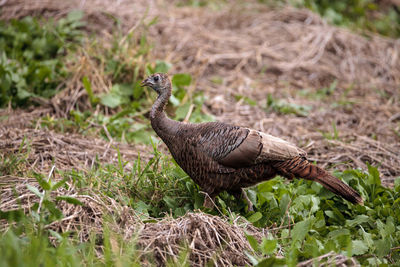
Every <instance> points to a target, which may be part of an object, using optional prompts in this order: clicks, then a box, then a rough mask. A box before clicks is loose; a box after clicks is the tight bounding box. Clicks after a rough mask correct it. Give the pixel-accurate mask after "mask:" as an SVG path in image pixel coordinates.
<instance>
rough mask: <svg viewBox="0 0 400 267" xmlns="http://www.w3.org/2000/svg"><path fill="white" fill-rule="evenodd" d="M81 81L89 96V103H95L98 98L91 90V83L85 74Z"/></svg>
mask: <svg viewBox="0 0 400 267" xmlns="http://www.w3.org/2000/svg"><path fill="white" fill-rule="evenodd" d="M82 83H83V87H84V88H85V90H86V93H87V94H88V96H89V100H90V103H91V104H92V105H94V104H97V103H98V102H99V99H98V98H97V97H95V96H94V94H93V90H92V84H91V83H90V81H89V79H88V77H87V76H84V77H83V78H82Z"/></svg>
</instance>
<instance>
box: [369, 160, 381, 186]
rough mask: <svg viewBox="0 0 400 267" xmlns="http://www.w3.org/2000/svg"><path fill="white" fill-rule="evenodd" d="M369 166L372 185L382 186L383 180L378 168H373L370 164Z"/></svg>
mask: <svg viewBox="0 0 400 267" xmlns="http://www.w3.org/2000/svg"><path fill="white" fill-rule="evenodd" d="M367 166H368V173H369V177H370V183H371V184H376V185H381V179H380V178H379V171H378V169H377V168H376V167H373V166H371V165H370V164H369V163H367Z"/></svg>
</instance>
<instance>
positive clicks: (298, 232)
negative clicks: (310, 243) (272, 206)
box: [292, 219, 311, 244]
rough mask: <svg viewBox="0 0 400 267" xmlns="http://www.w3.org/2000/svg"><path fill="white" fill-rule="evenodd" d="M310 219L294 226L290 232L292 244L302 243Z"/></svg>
mask: <svg viewBox="0 0 400 267" xmlns="http://www.w3.org/2000/svg"><path fill="white" fill-rule="evenodd" d="M310 227H311V219H306V220H304V221H301V222H298V223H296V224H295V226H294V227H293V230H292V238H293V241H292V242H293V244H295V243H296V242H302V241H303V240H304V238H305V237H306V234H307V233H308V231H309V230H310Z"/></svg>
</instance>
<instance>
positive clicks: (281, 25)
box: [0, 0, 400, 265]
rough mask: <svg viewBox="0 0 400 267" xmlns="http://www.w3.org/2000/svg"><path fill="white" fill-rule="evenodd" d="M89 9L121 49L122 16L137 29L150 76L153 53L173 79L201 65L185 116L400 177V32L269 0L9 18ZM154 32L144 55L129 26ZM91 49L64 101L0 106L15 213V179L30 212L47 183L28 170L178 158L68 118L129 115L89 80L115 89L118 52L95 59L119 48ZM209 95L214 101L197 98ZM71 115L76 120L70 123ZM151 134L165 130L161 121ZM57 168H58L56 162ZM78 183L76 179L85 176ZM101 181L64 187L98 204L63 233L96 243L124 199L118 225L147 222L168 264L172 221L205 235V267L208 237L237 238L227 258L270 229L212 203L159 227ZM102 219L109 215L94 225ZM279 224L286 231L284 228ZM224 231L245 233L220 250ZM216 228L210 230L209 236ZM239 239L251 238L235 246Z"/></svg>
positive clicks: (23, 8) (8, 192)
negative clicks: (331, 19) (110, 58)
mask: <svg viewBox="0 0 400 267" xmlns="http://www.w3.org/2000/svg"><path fill="white" fill-rule="evenodd" d="M76 8H79V9H81V10H83V11H84V17H83V20H84V21H86V24H85V26H84V31H85V32H86V33H88V34H92V35H95V36H97V37H96V38H97V40H99V43H102V45H103V46H104V47H106V48H107V47H108V46H112V43H113V39H115V35H113V34H114V31H115V29H116V25H115V24H116V22H115V21H116V18H117V19H118V21H119V26H118V27H119V28H120V30H121V32H122V33H123V35H122V37H121V38H120V39H118V42H119V43H118V45H119V48H120V50H121V51H124V53H125V54H123V53H121V54H118V53H116V54H115V58H117V59H116V60H120V61H123V60H121V58H123V57H126V58H127V59H128V60H130V62H128V63H127V64H128V65H129V64H132V65H131V66H132V68H134V67H136V66H138V72H137V73H138V74H137V75H138V77H139V76H140V77H144V75H145V72H146V69H145V68H142V65H143V66H144V64H145V63H147V62H148V63H149V64H150V65H152V66H153V67H154V66H155V65H157V63H156V62H167V63H168V64H170V66H171V68H170V69H169V70H168V73H169V74H170V75H171V77H172V75H174V74H178V73H187V74H190V77H191V82H189V85H188V86H186V87H185V90H186V91H187V93H185V94H184V96H183V97H182V98H181V99H179V100H180V103H179V105H178V106H179V107H184V108H181V109H180V111H181V113H183V115H182V116H181V119H186V120H197V118H196V117H194V116H196V114H200V113H201V116H202V117H200V118H205V117H207V118H213V119H214V120H218V121H224V122H229V123H232V124H237V125H241V126H246V127H252V128H254V129H257V130H261V131H263V132H265V133H269V134H272V135H275V136H279V137H281V138H283V139H285V140H288V141H291V142H292V143H294V144H296V145H298V146H299V147H301V148H302V149H304V150H305V151H306V152H307V154H308V158H309V159H310V160H311V161H313V162H315V163H316V164H318V165H319V166H322V167H324V168H326V169H328V170H330V171H334V170H335V171H344V170H347V169H361V170H367V169H369V165H372V166H375V167H376V168H377V170H378V171H379V174H380V179H381V181H382V183H383V184H384V185H385V186H386V187H389V188H392V187H393V185H394V182H395V179H396V178H397V177H400V153H399V151H400V44H399V42H398V40H396V39H392V38H388V37H383V36H380V35H377V34H373V33H364V32H363V33H361V32H357V31H350V30H349V29H346V28H341V27H337V26H332V25H330V24H328V23H327V22H326V21H325V20H324V19H322V18H321V17H320V16H319V15H317V14H315V13H312V12H311V11H309V10H307V9H297V8H294V7H291V6H289V5H277V6H276V5H266V4H263V3H259V2H257V1H232V2H224V1H210V3H209V4H208V5H205V6H204V7H196V6H194V5H190V4H189V2H185V1H133V0H124V1H116V2H113V1H112V2H108V1H100V0H93V1H79V0H74V1H40V2H35V3H28V1H21V0H20V1H12V2H11V1H6V4H5V5H4V6H3V7H2V13H1V18H2V19H11V18H22V17H24V16H27V15H33V16H39V15H41V16H44V17H47V18H55V19H59V18H62V17H65V16H66V14H68V13H69V12H70V11H72V10H74V9H76ZM153 22H154V23H153ZM150 24H153V25H150ZM144 33H145V34H146V39H147V42H148V43H149V44H150V45H149V46H150V48H149V49H151V53H150V52H149V53H143V54H141V55H139V56H137V57H136V56H135V57H130V54H129V53H130V52H131V51H132V49H133V48H132V47H131V46H130V45H131V43H129V41H127V39H129V38H131V36H130V35H129V34H134V35H139V36H140V34H144ZM139 39H140V38H139ZM138 42H140V41H138ZM82 47H83V49H82V50H79V51H80V52H78V56H77V57H79V60H75V61H68V63H67V65H68V68H69V69H70V70H74V71H73V75H72V76H70V77H69V78H68V79H66V81H65V89H64V91H62V92H61V93H58V94H57V95H55V96H54V97H53V98H51V99H50V100H48V99H40V100H37V101H36V103H38V102H40V105H37V104H36V106H33V107H30V108H23V109H21V108H11V107H8V108H3V109H2V110H0V118H2V120H1V124H0V149H1V154H2V159H3V167H2V168H3V169H2V170H3V171H4V175H2V174H0V175H1V179H2V180H1V181H0V183H1V185H2V188H1V190H2V192H1V194H2V195H1V197H2V199H4V200H7V201H5V202H3V200H2V204H1V206H0V207H1V209H2V210H12V208H18V205H17V204H18V203H17V202H16V201H14V200H13V192H12V191H13V188H14V187H15V186H16V187H17V188H19V189H18V190H17V192H20V193H19V194H20V196H21V197H20V200H22V204H23V205H24V207H25V209H29V208H28V206H29V205H28V203H30V202H31V201H35V199H37V196H35V194H34V193H32V192H30V191H29V190H28V189H26V186H25V185H26V184H33V185H36V184H37V183H36V180H35V179H33V178H29V177H26V173H27V170H29V171H34V172H37V173H42V174H45V175H46V176H47V175H48V177H52V175H54V178H55V179H56V180H60V179H61V178H63V174H62V171H66V172H69V171H71V170H74V171H76V172H79V171H82V172H89V173H90V171H88V170H90V169H91V168H93V166H94V165H96V164H106V163H111V164H114V165H116V166H117V165H118V164H121V158H122V159H123V160H122V161H123V162H124V164H123V165H124V166H123V167H122V168H125V169H129V168H133V167H135V166H136V165H137V161H135V160H137V159H138V156H139V157H140V158H141V159H142V160H143V162H144V163H143V164H145V162H149V160H150V161H151V160H154V159H155V158H157V153H162V154H163V155H168V152H167V150H166V148H165V146H164V145H163V144H162V143H160V144H159V145H158V147H157V151H159V152H157V153H155V152H154V149H153V147H152V146H151V145H149V144H145V143H143V142H140V141H139V142H138V141H135V142H131V141H129V140H128V141H126V139H124V138H123V137H121V136H116V135H114V130H113V129H111V128H110V127H108V124H106V123H105V124H101V123H98V124H96V123H89V125H86V126H85V129H84V130H82V129H81V128H79V127H78V128H77V127H76V125H75V126H71V128H70V129H69V128H68V127H67V126H65V125H67V124H63V123H62V122H61V120H62V119H65V120H70V119H71V117H73V115H71V114H73V113H71V110H72V111H73V110H79V111H80V112H84V111H86V110H91V112H92V113H93V114H95V113H98V112H100V113H102V114H103V113H104V114H105V115H110V116H111V115H115V114H121V113H120V112H121V111H123V109H118V108H116V109H115V108H114V109H113V108H110V107H109V106H108V107H107V106H106V107H104V106H101V105H100V104H97V107H96V105H93V102H92V99H91V96H90V94H89V93H88V90H87V88H86V87H85V82H84V77H88V79H89V80H90V81H91V87H92V90H93V92H94V93H95V94H98V95H100V94H102V93H107V92H110V88H111V87H112V86H113V80H112V79H111V78H109V75H108V76H107V73H105V71H104V68H102V64H103V63H104V62H102V61H101V60H98V59H96V58H95V57H94V56H93V55H96V53H100V51H104V50H101V49H106V48H104V47H102V48H98V49H99V50H97V51H96V50H95V49H94V48H93V46H91V45H90V44H88V43H84V44H82ZM128 60H127V61H128ZM178 87H179V85H178ZM177 90H179V88H178V89H177ZM199 92H202V96H204V98H202V99H203V100H202V101H201V102H200V104H196V97H197V96H199V95H200V94H199ZM143 94H146V98H144V100H143V102H140V103H144V105H145V106H146V107H145V108H143V110H141V111H140V112H141V114H140V115H134V116H132V117H130V118H132V120H131V121H130V123H131V124H132V125H133V127H136V126H137V127H142V125H147V126H148V124H149V121H148V120H147V115H146V114H147V112H148V109H149V108H150V105H151V102H152V99H154V95H149V94H148V93H147V92H145V93H143ZM186 104H187V105H186ZM185 105H186V106H185ZM177 110H179V108H178V109H177V107H175V106H173V105H171V107H170V109H169V110H168V112H169V114H170V116H172V117H173V116H174V113H175V112H176V114H178V111H177ZM196 110H197V112H198V113H195V111H196ZM176 114H175V115H176ZM200 120H201V119H200ZM52 121H55V122H54V123H53V122H52ZM60 125H64V126H63V127H65V128H63V129H60ZM135 125H136V126H135ZM116 127H119V126H118V125H117V126H116ZM148 132H149V134H151V135H154V133H151V130H148ZM147 143H148V142H147ZM28 144H29V145H28ZM18 153H20V154H21V153H22V154H24V155H25V156H24V157H25V158H24V160H23V163H22V164H21V165H19V166H20V167H19V169H18V170H13V171H7V170H8V169H7V168H6V167H4V166H5V164H4V162H5V159H6V158H7V159H8V157H9V156H10V155H18ZM11 165H12V164H11ZM7 166H8V165H7ZM54 166H55V168H56V170H57V171H58V172H54ZM139 170H140V169H139ZM53 172H54V174H53ZM93 175H94V176H96V175H99V173H98V172H97V173H95V174H93ZM93 181H94V180H93ZM93 181H91V182H93ZM67 183H69V184H70V185H72V184H73V182H72V181H67ZM88 183H89V184H90V182H88ZM93 183H94V182H93ZM100 187H101V185H99V186H97V185H96V186H93V187H90V190H89V189H88V191H87V192H85V193H84V194H81V193H80V192H79V188H78V187H76V186H72V187H70V189H69V192H64V191H63V192H61V193H60V192H58V193H57V194H62V195H72V196H74V197H76V198H77V199H78V200H79V201H80V202H82V203H84V205H83V206H79V205H78V206H74V205H72V204H73V203H72V204H71V203H69V204H64V206H61V207H60V209H61V210H62V212H63V215H64V219H62V221H61V222H60V223H57V222H54V223H52V224H51V225H50V226H54V225H58V226H57V227H59V228H57V227H56V228H53V229H54V230H56V231H57V229H58V230H60V229H62V231H67V230H70V229H76V230H77V231H78V232H79V238H80V240H81V241H87V240H88V238H89V235H90V231H91V229H90V227H86V228H85V227H83V228H84V230H82V229H83V228H82V227H80V225H82V224H85V223H86V224H87V225H92V224H93V225H96V226H98V227H100V228H101V225H102V223H101V222H100V221H101V220H102V218H101V215H98V214H103V213H107V212H104V210H103V208H102V207H106V209H107V210H108V211H110V212H112V211H113V209H114V211H115V212H117V213H118V214H119V220H120V221H118V222H115V225H118V227H120V228H121V229H122V231H120V232H122V233H124V235H125V237H131V236H132V235H134V234H132V233H136V232H137V231H138V230H137V229H139V228H141V227H144V229H145V231H144V232H142V235H141V239H139V241H138V243H139V244H141V245H143V247H146V248H149V247H151V248H152V249H154V250H155V251H156V254H155V255H156V256H155V258H156V261H157V262H163V263H165V262H166V261H167V259H166V255H167V254H168V253H167V254H165V253H161V252H157V248H158V249H159V250H162V251H164V250H165V251H168V250H170V251H169V254H173V255H178V254H179V249H178V247H179V246H178V245H177V244H179V242H180V241H179V240H180V239H179V238H177V240H175V241H173V242H172V243H169V242H170V241H168V240H163V238H162V235H160V233H163V232H162V231H165V232H166V234H165V236H168V233H169V234H171V235H172V233H174V234H176V233H178V234H176V235H177V236H180V235H183V236H184V235H187V236H190V238H189V240H192V241H193V242H192V244H189V247H190V248H191V249H194V248H196V249H198V250H199V251H198V252H197V253H192V255H195V256H191V257H190V259H191V260H192V262H195V263H196V264H199V265H203V264H205V261H206V260H208V259H209V258H210V257H211V256H210V255H211V254H212V253H211V252H210V253H208V252H207V251H206V252H204V251H201V249H202V246H204V248H203V249H205V248H206V247H207V246H211V244H213V245H215V246H216V247H217V248H221V247H224V246H225V248H226V249H225V250H224V251H225V254H226V255H225V254H223V255H224V256H223V257H221V259H222V260H221V262H220V263H221V264H237V265H243V264H245V263H250V261H249V260H247V259H246V260H244V259H243V258H241V257H240V256H237V255H240V252H241V251H243V250H251V248H252V246H251V244H250V245H249V243H248V242H247V240H246V238H245V234H244V232H246V233H249V232H251V233H253V234H254V235H255V236H256V237H257V238H256V239H257V240H258V241H260V240H261V239H262V237H263V230H264V229H266V228H263V229H262V230H260V229H259V228H258V229H255V228H254V227H253V226H251V225H249V224H248V223H245V222H237V221H234V223H232V222H231V224H232V225H231V224H229V223H227V222H228V221H230V218H228V217H227V218H225V217H223V216H222V219H221V218H218V217H213V216H211V215H207V214H204V213H202V212H196V213H189V214H187V215H185V216H183V217H178V218H177V219H173V218H169V217H168V218H165V219H164V220H162V221H159V222H158V223H157V224H152V223H147V222H143V221H140V220H138V218H135V216H139V217H140V216H141V215H137V214H136V213H135V211H132V209H131V208H132V206H129V205H125V203H124V204H121V203H123V202H121V201H119V200H118V199H114V198H113V197H112V196H106V197H103V196H102V197H99V196H98V195H97V193H96V192H97V191H96V190H97V189H99V188H100ZM14 190H15V189H14ZM19 190H20V191H19ZM63 190H67V189H63ZM19 204H21V203H19ZM133 206H134V205H133ZM39 210H40V208H39ZM85 210H86V212H87V213H88V214H90V215H88V216H86V217H85V216H83V217H82V218H81V221H79V220H78V219H79V214H80V213H81V212H84V211H85ZM136 211H137V207H136ZM242 219H243V218H242ZM91 220H92V221H91ZM96 220H98V221H99V223H98V224H96V223H93V221H96ZM139 221H140V222H139ZM207 223H208V224H209V225H213V226H215V227H216V228H215V229H217V228H218V226H220V227H221V229H223V231H222V232H218V231H214V232H212V233H209V232H207V230H205V231H202V230H200V231H198V232H196V230H188V231H186V230H182V229H179V227H178V226H179V225H186V226H187V225H189V226H190V227H189V226H187V227H188V228H187V229H192V228H191V227H194V226H193V225H196V224H198V225H200V226H199V229H202V228H201V227H204V225H207ZM282 223H283V221H282ZM225 224H227V225H225ZM99 225H100V226H99ZM132 225H134V227H133V226H132ZM177 225H178V226H177ZM243 225H245V226H243ZM50 226H49V227H50ZM5 227H7V226H6V225H4V227H3V229H5ZM174 227H175V228H174ZM230 227H233V228H230ZM153 228H154V229H153ZM269 228H270V229H272V230H273V229H276V228H278V229H279V226H277V225H275V226H269ZM185 229H186V228H185ZM193 229H194V228H193ZM204 229H207V228H206V227H205V228H204ZM243 229H245V230H243ZM289 229H290V222H289ZM221 233H222V235H224V236H223V239H224V240H225V239H229V240H234V241H230V242H226V244H229V245H228V246H226V245H221V244H219V245H221V246H218V242H220V241H218V240H219V239H218V236H219V235H221ZM233 233H234V234H233ZM202 234H204V235H205V236H202V237H201V235H202ZM176 235H174V236H176ZM157 242H158V244H157ZM202 242H205V244H202ZM207 242H208V243H207ZM232 242H233V243H235V244H238V245H237V246H236V245H232ZM195 243H196V244H195ZM171 244H172V245H171ZM174 244H175V245H176V246H174ZM194 244H195V245H194ZM111 246H112V245H111ZM194 250H195V249H194ZM157 253H158V254H157ZM202 253H203V254H202ZM221 255H222V254H221ZM232 255H234V256H232ZM276 255H278V256H279V255H282V253H281V252H277V253H276ZM326 255H328V256H326V257H327V258H329V257H330V259H335V260H336V262H337V263H338V264H339V263H341V262H346V261H347V264H351V263H354V259H352V258H351V259H349V258H346V257H344V256H343V258H341V256H340V255H339V254H335V253H334V254H332V253H331V254H326ZM178 256H179V255H178ZM235 257H238V258H235ZM228 259H230V260H228ZM304 264H305V265H307V264H312V262H308V263H307V262H305V263H304Z"/></svg>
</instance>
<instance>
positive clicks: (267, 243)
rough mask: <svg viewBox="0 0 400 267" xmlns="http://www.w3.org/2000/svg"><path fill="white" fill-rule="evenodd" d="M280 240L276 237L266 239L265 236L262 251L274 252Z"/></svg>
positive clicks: (261, 246) (266, 252)
mask: <svg viewBox="0 0 400 267" xmlns="http://www.w3.org/2000/svg"><path fill="white" fill-rule="evenodd" d="M277 244H278V241H277V240H276V239H272V240H269V239H266V238H263V240H262V242H261V245H260V248H261V252H263V253H265V254H272V253H273V252H274V251H275V249H276V247H277Z"/></svg>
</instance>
